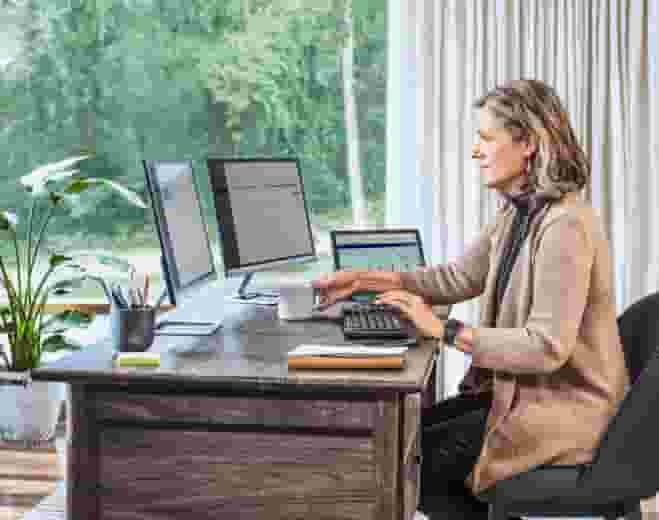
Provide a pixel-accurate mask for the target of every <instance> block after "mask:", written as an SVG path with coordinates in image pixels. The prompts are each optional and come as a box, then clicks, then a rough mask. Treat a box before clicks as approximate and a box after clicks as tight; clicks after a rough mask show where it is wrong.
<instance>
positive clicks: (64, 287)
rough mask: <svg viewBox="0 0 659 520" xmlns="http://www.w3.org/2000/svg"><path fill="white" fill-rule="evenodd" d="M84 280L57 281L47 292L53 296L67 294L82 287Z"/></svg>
mask: <svg viewBox="0 0 659 520" xmlns="http://www.w3.org/2000/svg"><path fill="white" fill-rule="evenodd" d="M84 280H85V279H84V278H82V277H81V278H75V279H70V280H59V281H57V282H55V283H54V284H52V285H51V286H50V287H49V288H48V291H49V292H52V293H55V294H68V293H70V292H71V291H72V290H73V289H79V288H80V287H82V284H83V282H84Z"/></svg>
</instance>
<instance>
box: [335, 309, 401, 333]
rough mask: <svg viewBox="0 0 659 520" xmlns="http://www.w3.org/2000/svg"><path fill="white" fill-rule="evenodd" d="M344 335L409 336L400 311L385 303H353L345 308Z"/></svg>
mask: <svg viewBox="0 0 659 520" xmlns="http://www.w3.org/2000/svg"><path fill="white" fill-rule="evenodd" d="M343 335H344V336H345V337H346V338H349V339H401V338H407V337H409V329H406V328H405V326H404V324H403V320H402V318H401V317H400V315H399V313H398V311H396V310H395V309H392V308H390V307H386V306H383V305H373V304H362V305H353V306H351V307H347V308H345V309H344V310H343Z"/></svg>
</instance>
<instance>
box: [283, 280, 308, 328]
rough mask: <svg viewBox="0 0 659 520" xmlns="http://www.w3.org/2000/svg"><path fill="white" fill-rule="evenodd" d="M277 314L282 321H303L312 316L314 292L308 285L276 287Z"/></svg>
mask: <svg viewBox="0 0 659 520" xmlns="http://www.w3.org/2000/svg"><path fill="white" fill-rule="evenodd" d="M278 290H279V304H278V306H277V312H278V314H279V319H282V320H305V319H309V318H311V317H312V315H313V308H314V305H315V303H316V294H315V293H316V291H315V289H314V288H313V287H311V284H310V283H300V284H289V285H284V286H280V287H278Z"/></svg>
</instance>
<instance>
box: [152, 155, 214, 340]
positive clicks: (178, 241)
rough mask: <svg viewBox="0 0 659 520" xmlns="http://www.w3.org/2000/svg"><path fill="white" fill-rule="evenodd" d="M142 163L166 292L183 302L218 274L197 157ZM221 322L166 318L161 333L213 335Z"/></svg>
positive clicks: (158, 325)
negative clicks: (195, 167) (196, 172)
mask: <svg viewBox="0 0 659 520" xmlns="http://www.w3.org/2000/svg"><path fill="white" fill-rule="evenodd" d="M143 166H144V172H145V175H146V185H147V189H148V192H149V195H150V197H151V202H152V204H151V206H152V207H153V215H154V222H155V226H156V230H157V232H158V239H159V241H160V250H161V258H160V260H161V266H162V274H163V278H164V279H165V283H166V286H167V289H166V293H165V292H164V293H163V296H164V295H165V294H167V295H168V296H169V300H170V301H171V303H172V304H174V305H177V306H178V305H180V304H181V303H182V301H183V300H185V299H188V298H190V297H191V296H193V295H194V294H197V293H198V291H199V290H200V289H201V288H202V287H204V286H206V285H207V284H208V283H210V282H212V281H213V280H216V279H217V272H216V270H215V262H214V261H213V253H212V251H211V247H210V243H209V241H208V233H207V231H206V223H205V221H204V214H203V209H202V206H201V201H200V198H199V190H198V187H197V184H196V182H195V178H194V174H193V171H192V162H191V161H154V160H145V161H143ZM162 299H163V297H162V296H161V298H159V300H158V303H157V305H159V304H160V303H161V302H162ZM220 325H221V322H220V321H172V320H161V321H159V322H158V324H157V327H156V333H157V334H168V335H190V336H197V335H208V334H212V333H213V332H214V331H215V330H217V329H218V328H219V327H220Z"/></svg>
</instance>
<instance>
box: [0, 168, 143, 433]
mask: <svg viewBox="0 0 659 520" xmlns="http://www.w3.org/2000/svg"><path fill="white" fill-rule="evenodd" d="M87 157H88V156H84V155H82V156H77V157H71V158H69V159H66V160H63V161H59V162H56V163H50V164H47V165H45V166H42V167H40V168H37V169H35V170H34V171H32V172H31V173H30V174H28V175H26V176H24V177H22V178H21V179H20V183H21V185H22V186H23V187H24V188H25V190H26V191H27V193H28V194H29V196H30V199H31V200H30V205H29V206H30V207H29V214H28V216H27V219H26V220H25V222H19V218H18V216H17V213H15V212H12V211H9V210H6V211H1V212H0V236H1V235H5V236H4V237H2V238H3V240H4V239H7V238H8V241H7V242H6V243H8V244H11V247H10V250H12V251H13V252H12V253H9V254H6V253H5V255H4V256H2V255H0V293H2V292H4V298H1V299H0V333H4V339H5V341H4V342H6V343H7V345H6V347H7V348H5V346H4V345H0V371H1V372H0V430H1V431H0V435H2V436H4V437H5V438H12V439H16V440H24V441H38V440H43V439H48V438H51V437H52V436H53V434H54V429H55V426H56V423H57V418H58V414H59V409H60V406H61V402H62V400H63V398H64V395H63V388H64V385H63V384H62V383H48V382H31V381H30V379H29V374H30V370H32V369H34V368H37V367H38V366H39V365H40V363H41V362H42V359H43V356H44V353H46V352H56V351H59V350H62V349H77V348H79V346H78V345H76V344H75V343H73V342H72V341H71V340H70V339H67V337H66V335H65V332H66V330H68V329H69V328H71V327H84V326H86V325H87V324H88V323H89V322H90V321H91V319H92V317H91V316H90V315H89V314H86V313H83V312H81V311H74V310H66V311H63V312H60V313H56V314H53V315H48V314H47V313H46V303H47V301H48V297H49V295H51V294H53V293H64V292H69V291H70V290H71V289H72V288H75V287H77V286H80V285H81V282H83V281H84V280H87V279H93V280H95V281H97V282H100V283H101V285H102V286H103V288H104V291H105V293H106V296H109V294H108V293H109V291H108V288H107V285H106V284H105V282H104V280H103V279H102V278H100V277H98V276H95V275H94V274H93V273H90V272H89V271H88V270H87V269H86V267H85V266H84V264H83V263H82V262H80V258H77V257H76V255H74V254H70V253H62V252H57V251H49V252H48V254H47V255H45V254H44V252H45V251H44V249H45V244H46V237H47V233H48V228H49V224H50V223H51V221H52V219H53V218H54V217H55V216H56V214H57V213H58V212H61V211H62V210H63V209H64V208H66V207H67V205H69V204H70V203H71V201H73V202H74V203H75V200H76V198H77V197H80V196H81V195H82V194H83V193H84V192H86V191H88V190H91V189H96V188H107V189H111V190H113V191H114V192H116V193H118V194H119V195H121V196H122V198H123V199H125V200H126V201H127V202H129V203H130V204H133V205H135V206H138V207H140V208H146V207H147V206H146V204H145V203H144V202H143V201H142V199H141V198H140V197H139V196H138V195H137V194H136V193H134V192H133V191H131V190H129V189H127V188H125V187H124V186H122V185H120V184H118V183H116V182H114V181H111V180H109V179H102V178H90V177H83V176H81V175H80V174H79V170H78V169H77V168H76V165H77V164H78V163H79V162H80V161H82V160H84V159H86V158H87ZM19 231H20V232H19ZM87 255H88V256H89V253H87ZM44 256H47V261H45V262H44V261H43V258H42V257H44ZM108 259H110V262H112V261H113V259H111V258H110V257H108V256H107V255H104V256H103V257H102V262H104V263H108ZM114 261H115V263H116V264H117V265H121V264H122V262H121V261H120V260H118V259H114ZM123 264H126V265H128V264H127V263H125V262H124V263H123ZM2 300H5V301H2ZM0 338H2V336H0ZM4 342H3V341H2V339H0V343H4ZM3 368H4V371H3ZM3 383H4V384H3ZM12 383H13V384H12ZM3 416H4V418H3Z"/></svg>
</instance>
